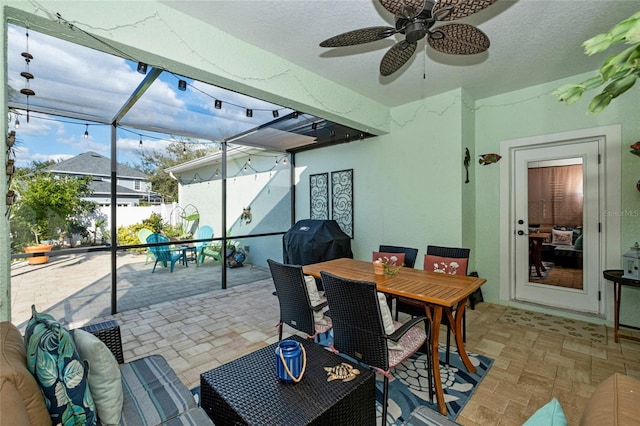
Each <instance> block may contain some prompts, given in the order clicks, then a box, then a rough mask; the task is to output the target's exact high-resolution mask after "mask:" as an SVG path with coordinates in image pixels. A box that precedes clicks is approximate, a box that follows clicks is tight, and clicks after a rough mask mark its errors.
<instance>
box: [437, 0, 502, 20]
mask: <svg viewBox="0 0 640 426" xmlns="http://www.w3.org/2000/svg"><path fill="white" fill-rule="evenodd" d="M495 2H496V0H438V2H437V3H436V4H435V5H434V6H433V9H431V16H434V17H436V19H437V20H439V21H454V20H456V19H461V18H464V17H466V16H469V15H473V14H474V13H476V12H480V11H481V10H482V9H485V8H487V7H489V6H491V5H492V4H493V3H495ZM449 6H453V9H452V10H451V12H447V11H446V9H445V8H447V7H449Z"/></svg>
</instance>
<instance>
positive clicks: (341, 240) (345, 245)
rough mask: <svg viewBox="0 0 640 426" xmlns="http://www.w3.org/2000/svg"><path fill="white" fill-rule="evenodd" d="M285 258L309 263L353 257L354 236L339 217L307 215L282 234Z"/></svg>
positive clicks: (297, 263) (290, 261)
mask: <svg viewBox="0 0 640 426" xmlns="http://www.w3.org/2000/svg"><path fill="white" fill-rule="evenodd" d="M282 250H283V253H282V257H283V262H284V263H287V264H290V265H309V264H311V263H318V262H324V261H325V260H332V259H338V258H341V257H350V258H353V253H352V252H351V238H350V237H349V236H348V235H347V234H345V233H344V232H342V229H340V226H339V225H338V222H336V221H335V220H313V219H303V220H300V221H298V222H296V224H295V225H293V227H292V228H291V229H289V230H288V231H287V232H286V233H285V234H284V236H283V237H282Z"/></svg>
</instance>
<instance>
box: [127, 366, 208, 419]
mask: <svg viewBox="0 0 640 426" xmlns="http://www.w3.org/2000/svg"><path fill="white" fill-rule="evenodd" d="M120 373H121V374H122V390H123V392H124V394H125V396H124V405H123V408H122V418H123V419H127V424H130V425H145V424H153V425H157V424H161V423H163V422H167V421H169V420H171V419H173V418H175V417H176V416H178V415H180V414H181V413H184V412H186V411H188V410H190V409H192V408H195V407H196V402H195V400H194V399H193V394H192V393H191V392H190V391H189V389H187V387H186V386H185V385H184V384H183V383H182V382H181V381H180V379H179V378H178V376H177V375H176V373H175V372H174V371H173V369H172V368H171V367H170V366H169V364H168V363H167V361H166V360H165V359H164V358H163V357H162V356H161V355H150V356H147V357H144V358H140V359H137V360H135V361H132V362H128V363H126V364H122V365H121V366H120ZM170 424H176V423H174V422H171V423H170ZM177 424H180V423H177Z"/></svg>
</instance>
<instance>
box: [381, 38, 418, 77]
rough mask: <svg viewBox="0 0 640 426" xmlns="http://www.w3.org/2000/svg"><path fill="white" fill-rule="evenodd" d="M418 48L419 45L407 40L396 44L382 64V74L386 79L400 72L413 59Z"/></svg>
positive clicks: (385, 55) (385, 56) (386, 54)
mask: <svg viewBox="0 0 640 426" xmlns="http://www.w3.org/2000/svg"><path fill="white" fill-rule="evenodd" d="M417 46H418V43H409V42H408V41H406V40H402V41H399V42H398V43H396V44H394V45H393V47H392V48H391V49H389V50H388V51H387V53H385V54H384V57H383V58H382V62H380V74H382V75H383V76H385V77H386V76H388V75H391V74H393V73H394V72H396V71H398V70H399V69H400V67H402V66H403V65H404V64H405V63H406V62H407V61H408V60H409V59H410V58H411V56H412V55H413V53H414V52H415V51H416V47H417Z"/></svg>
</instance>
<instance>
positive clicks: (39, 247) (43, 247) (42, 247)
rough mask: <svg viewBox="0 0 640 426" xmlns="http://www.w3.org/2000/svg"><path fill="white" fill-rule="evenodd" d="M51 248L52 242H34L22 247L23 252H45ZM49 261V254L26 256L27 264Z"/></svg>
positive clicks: (39, 263)
mask: <svg viewBox="0 0 640 426" xmlns="http://www.w3.org/2000/svg"><path fill="white" fill-rule="evenodd" d="M52 248H53V244H51V243H49V242H47V243H45V242H43V243H36V244H32V245H29V246H26V247H25V248H24V252H25V253H47V252H50V251H51V249H52ZM48 261H49V256H44V255H42V256H35V257H29V258H27V262H28V263H29V265H41V264H43V263H47V262H48Z"/></svg>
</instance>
